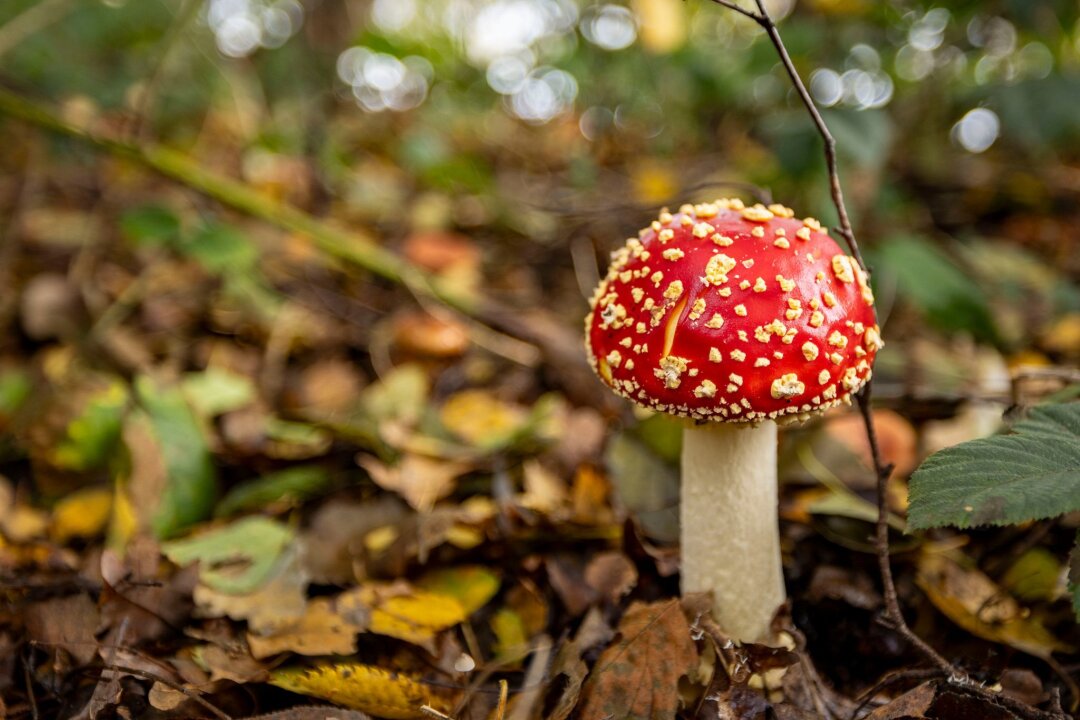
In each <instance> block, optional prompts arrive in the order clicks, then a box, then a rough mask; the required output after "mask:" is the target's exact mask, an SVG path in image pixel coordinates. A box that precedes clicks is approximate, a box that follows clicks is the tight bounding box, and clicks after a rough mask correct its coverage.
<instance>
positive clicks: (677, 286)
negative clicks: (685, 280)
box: [664, 280, 683, 300]
mask: <svg viewBox="0 0 1080 720" xmlns="http://www.w3.org/2000/svg"><path fill="white" fill-rule="evenodd" d="M682 294H683V284H682V280H672V281H671V282H670V283H669V284H668V286H667V289H666V290H664V297H665V298H667V299H668V300H674V299H676V298H677V297H679V296H680V295H682Z"/></svg>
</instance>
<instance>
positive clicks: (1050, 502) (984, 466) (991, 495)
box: [908, 403, 1080, 529]
mask: <svg viewBox="0 0 1080 720" xmlns="http://www.w3.org/2000/svg"><path fill="white" fill-rule="evenodd" d="M1013 430H1014V432H1015V434H1012V435H1000V436H996V437H990V438H981V439H979V440H972V441H970V442H966V443H961V444H960V445H956V446H955V447H951V448H946V449H944V450H942V451H940V452H938V453H935V454H933V455H931V456H930V457H929V458H927V459H926V462H924V463H923V464H922V466H921V467H920V468H919V469H918V470H916V471H915V474H914V475H912V477H911V488H910V494H911V505H910V509H909V513H908V520H909V522H910V523H911V526H912V528H916V529H920V528H931V527H939V526H942V525H955V526H957V527H962V528H966V527H972V526H976V525H1009V524H1014V523H1021V522H1026V521H1028V520H1038V519H1041V518H1048V517H1055V516H1057V515H1062V514H1064V513H1067V512H1072V511H1075V510H1080V403H1070V404H1066V405H1041V406H1039V407H1036V408H1034V409H1033V410H1032V411H1031V415H1030V416H1029V417H1028V418H1026V419H1024V420H1021V421H1020V422H1018V423H1017V424H1016V426H1015V427H1014V428H1013Z"/></svg>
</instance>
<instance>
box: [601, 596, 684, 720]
mask: <svg viewBox="0 0 1080 720" xmlns="http://www.w3.org/2000/svg"><path fill="white" fill-rule="evenodd" d="M619 636H620V637H619V640H618V642H617V643H616V644H615V645H612V646H611V647H609V648H608V649H607V650H605V651H604V652H603V654H602V655H601V656H600V659H599V660H597V662H596V667H594V668H593V671H592V674H591V675H590V676H589V680H588V682H587V683H586V684H585V690H584V692H583V693H582V697H583V698H584V702H583V705H582V708H581V717H582V718H585V719H587V720H593V719H599V718H610V719H611V720H623V719H624V718H625V719H631V718H633V719H634V720H663V719H664V718H674V717H675V713H676V712H677V711H678V709H679V678H681V677H683V676H684V675H688V674H690V672H691V671H692V670H693V668H694V667H695V666H696V665H697V661H698V654H697V648H695V647H694V643H693V641H692V640H691V639H690V626H689V625H688V624H687V622H686V618H685V617H683V613H682V606H681V605H680V604H679V601H678V600H666V601H663V602H658V603H652V604H645V603H641V602H635V603H633V604H632V605H630V608H629V609H628V610H627V611H626V614H625V615H623V618H622V621H621V622H620V623H619Z"/></svg>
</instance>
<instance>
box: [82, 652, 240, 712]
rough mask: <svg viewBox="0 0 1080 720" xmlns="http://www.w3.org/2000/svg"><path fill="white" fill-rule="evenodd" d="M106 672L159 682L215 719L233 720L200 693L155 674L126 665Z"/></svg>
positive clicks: (108, 668) (106, 666) (105, 667)
mask: <svg viewBox="0 0 1080 720" xmlns="http://www.w3.org/2000/svg"><path fill="white" fill-rule="evenodd" d="M104 670H105V671H109V672H120V673H126V674H128V675H134V676H135V677H140V678H142V679H144V680H153V681H154V682H159V683H161V684H162V685H167V686H169V687H170V688H172V689H173V690H176V691H177V692H178V693H181V694H182V695H184V696H186V697H187V698H188V699H190V700H193V701H195V702H197V703H198V704H199V705H202V706H203V707H204V708H206V710H207V711H208V712H210V713H211V714H213V715H214V717H216V718H219V720H232V716H231V715H229V714H228V713H226V712H225V711H224V710H222V709H221V708H219V707H218V706H217V705H214V704H213V703H212V702H210V701H209V700H207V699H205V698H203V697H202V696H201V695H200V694H199V693H198V692H196V691H194V690H190V689H188V688H186V687H184V686H183V685H181V684H180V683H177V682H173V681H172V680H170V679H168V678H165V677H160V676H158V675H155V674H153V673H149V672H146V671H145V670H140V669H138V668H133V667H127V666H125V665H105V666H104Z"/></svg>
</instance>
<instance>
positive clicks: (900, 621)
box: [856, 380, 961, 679]
mask: <svg viewBox="0 0 1080 720" xmlns="http://www.w3.org/2000/svg"><path fill="white" fill-rule="evenodd" d="M872 387H873V381H872V380H867V381H866V385H864V386H863V389H862V391H861V392H860V393H859V395H858V397H857V399H856V402H857V403H858V405H859V412H860V413H861V414H862V419H863V424H864V425H865V426H866V437H867V439H868V440H869V442H870V457H871V458H872V459H873V462H874V473H875V475H876V476H877V511H878V516H877V523H876V524H875V533H874V548H875V549H876V551H877V559H878V569H879V571H880V572H881V586H882V595H883V596H884V598H885V617H886V618H887V620H888V623H889V626H890V627H892V629H893V630H895V631H896V632H897V633H899V634H900V636H901V637H903V638H904V639H905V640H907V641H908V642H909V643H911V645H912V646H914V647H915V648H916V649H917V650H918V651H919V652H921V653H922V654H923V655H924V656H926V658H927V659H928V660H929V661H930V662H931V663H933V664H934V665H935V666H937V668H938V669H939V670H940V671H941V672H943V673H944V674H945V676H946V677H948V678H950V679H953V678H958V677H960V676H961V674H960V673H959V672H957V670H956V668H955V667H953V665H952V663H950V662H949V661H948V660H946V659H945V658H943V657H942V656H941V655H940V654H939V653H938V652H937V651H936V650H934V648H932V647H930V645H928V644H927V643H926V642H925V641H924V640H923V639H922V638H920V637H919V636H918V635H916V634H915V633H914V632H912V631H911V628H910V627H908V624H907V622H906V621H905V620H904V614H903V613H902V612H901V611H900V601H899V599H898V597H897V594H896V583H895V582H893V576H892V563H891V562H890V558H889V509H888V495H887V492H886V489H887V485H888V482H889V476H890V475H892V471H893V467H892V465H891V464H889V465H884V464H883V463H882V461H881V450H880V448H879V447H878V441H877V431H876V429H875V428H874V417H873V411H872V409H871V407H870V397H871V388H872Z"/></svg>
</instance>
